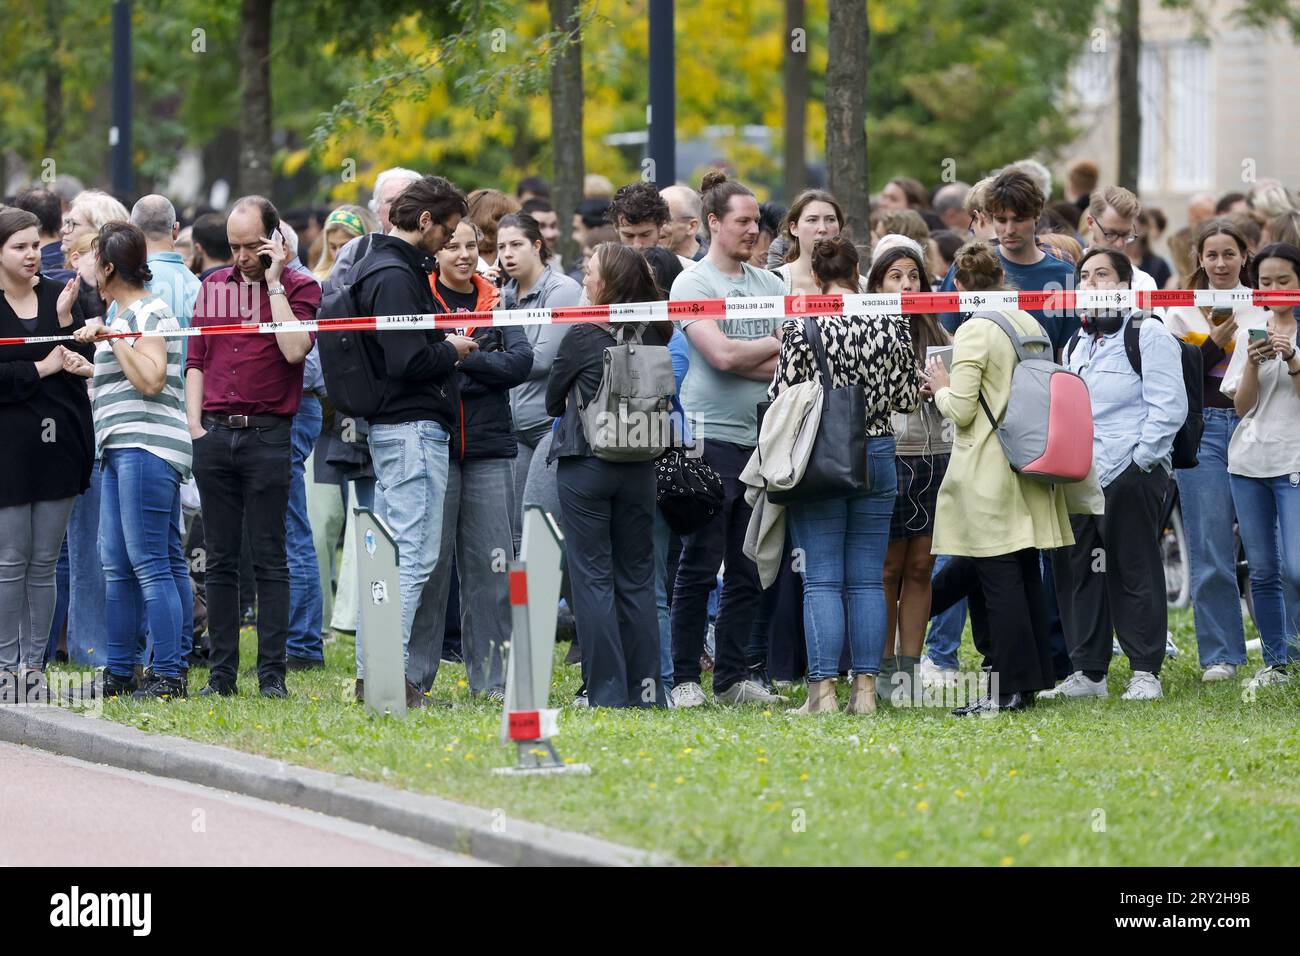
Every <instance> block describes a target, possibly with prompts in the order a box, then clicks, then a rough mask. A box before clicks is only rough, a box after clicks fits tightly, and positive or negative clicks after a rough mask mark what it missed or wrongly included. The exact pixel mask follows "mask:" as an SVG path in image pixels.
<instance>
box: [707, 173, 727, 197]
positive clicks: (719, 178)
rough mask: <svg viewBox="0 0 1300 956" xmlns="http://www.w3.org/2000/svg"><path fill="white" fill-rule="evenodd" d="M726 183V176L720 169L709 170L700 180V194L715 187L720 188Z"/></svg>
mask: <svg viewBox="0 0 1300 956" xmlns="http://www.w3.org/2000/svg"><path fill="white" fill-rule="evenodd" d="M726 181H727V174H726V173H724V172H723V171H722V170H720V169H710V170H709V171H708V172H707V173H705V174H704V178H703V179H702V180H700V192H702V193H706V192H708V191H709V190H710V189H712V188H713V187H715V186H721V185H722V184H723V183H725V182H726Z"/></svg>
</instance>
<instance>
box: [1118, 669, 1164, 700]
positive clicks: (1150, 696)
mask: <svg viewBox="0 0 1300 956" xmlns="http://www.w3.org/2000/svg"><path fill="white" fill-rule="evenodd" d="M1164 696H1165V692H1164V690H1163V689H1162V688H1161V687H1160V678H1159V677H1157V676H1156V675H1155V674H1152V673H1151V672H1150V671H1134V672H1133V677H1132V678H1131V679H1130V680H1129V682H1128V687H1127V688H1126V689H1125V690H1124V693H1123V695H1122V696H1121V697H1120V700H1159V699H1160V698H1161V697H1164Z"/></svg>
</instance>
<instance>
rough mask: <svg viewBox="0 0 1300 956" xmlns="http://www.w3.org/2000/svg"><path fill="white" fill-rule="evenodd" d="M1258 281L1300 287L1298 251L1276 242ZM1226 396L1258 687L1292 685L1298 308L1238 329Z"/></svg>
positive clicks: (1299, 517) (1299, 426)
mask: <svg viewBox="0 0 1300 956" xmlns="http://www.w3.org/2000/svg"><path fill="white" fill-rule="evenodd" d="M1250 277H1251V285H1252V286H1253V287H1254V288H1256V289H1261V290H1266V291H1285V292H1295V291H1297V290H1300V249H1298V248H1296V247H1295V246H1293V245H1291V244H1290V243H1284V242H1279V243H1274V244H1273V245H1270V246H1266V247H1264V248H1263V249H1261V250H1260V251H1259V253H1258V255H1256V257H1255V260H1254V262H1252V263H1251V268H1250ZM1235 344H1236V348H1235V350H1234V351H1233V355H1232V361H1231V362H1230V363H1229V364H1228V371H1227V374H1226V375H1224V377H1223V394H1224V395H1226V396H1228V397H1229V398H1231V399H1232V401H1233V405H1234V406H1235V410H1236V412H1237V414H1239V415H1240V416H1241V424H1239V425H1238V426H1237V429H1236V431H1235V432H1234V433H1233V436H1232V441H1231V443H1230V444H1229V445H1228V480H1229V483H1230V485H1231V488H1232V501H1233V504H1234V505H1235V506H1236V509H1237V525H1238V528H1239V529H1240V531H1241V543H1242V545H1243V546H1244V547H1245V549H1246V563H1247V564H1249V565H1250V590H1251V594H1252V596H1253V597H1254V599H1255V620H1256V622H1257V623H1258V624H1259V635H1260V638H1261V641H1262V643H1263V645H1264V667H1263V668H1262V669H1261V670H1259V671H1258V672H1257V673H1256V674H1255V676H1254V677H1253V678H1251V680H1250V683H1249V684H1248V685H1247V687H1248V688H1250V689H1257V688H1259V687H1265V686H1268V685H1271V684H1280V683H1283V682H1284V681H1286V680H1287V678H1288V676H1289V670H1290V669H1291V668H1292V666H1293V665H1294V664H1295V663H1296V661H1298V660H1300V607H1297V606H1294V605H1293V604H1291V603H1290V602H1288V594H1289V595H1290V596H1291V601H1292V602H1293V601H1294V596H1295V595H1296V594H1300V353H1297V351H1296V319H1295V310H1294V307H1293V306H1290V305H1280V306H1274V307H1273V309H1272V312H1271V314H1270V315H1269V317H1268V321H1267V323H1266V324H1265V326H1264V327H1263V328H1252V329H1244V330H1242V331H1239V332H1238V333H1237V340H1236V343H1235Z"/></svg>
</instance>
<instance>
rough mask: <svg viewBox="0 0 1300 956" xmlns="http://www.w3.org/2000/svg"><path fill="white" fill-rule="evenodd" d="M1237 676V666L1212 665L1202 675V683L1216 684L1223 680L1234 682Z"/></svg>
mask: <svg viewBox="0 0 1300 956" xmlns="http://www.w3.org/2000/svg"><path fill="white" fill-rule="evenodd" d="M1236 676H1237V665H1236V664H1211V665H1210V666H1209V667H1207V668H1205V673H1204V674H1202V675H1201V682H1202V683H1205V684H1215V683H1218V682H1219V681H1223V680H1232V679H1233V678H1234V677H1236Z"/></svg>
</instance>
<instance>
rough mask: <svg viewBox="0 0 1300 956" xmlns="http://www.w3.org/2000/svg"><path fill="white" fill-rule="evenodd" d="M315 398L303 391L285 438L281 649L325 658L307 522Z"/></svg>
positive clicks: (316, 426) (317, 413)
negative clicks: (285, 631)
mask: <svg viewBox="0 0 1300 956" xmlns="http://www.w3.org/2000/svg"><path fill="white" fill-rule="evenodd" d="M320 429H321V408H320V399H318V398H316V397H315V396H313V395H304V396H303V397H302V403H301V404H300V405H299V406H298V414H296V415H294V416H293V426H292V431H291V432H290V442H291V444H292V446H293V450H292V455H293V458H292V460H291V463H290V472H289V508H288V511H287V513H286V514H285V527H284V546H285V557H286V558H287V559H288V563H289V637H288V640H287V641H286V643H285V650H286V652H287V653H288V655H289V656H290V657H301V658H304V659H306V660H310V661H323V660H325V644H324V642H323V641H322V640H321V623H322V615H323V613H324V599H323V598H322V597H321V589H320V565H319V564H317V563H316V545H315V542H314V541H313V540H312V536H311V522H310V521H308V520H307V484H306V480H305V474H306V467H305V466H306V462H307V456H308V455H310V454H311V449H312V446H313V445H315V444H316V439H317V438H318V437H320Z"/></svg>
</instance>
